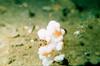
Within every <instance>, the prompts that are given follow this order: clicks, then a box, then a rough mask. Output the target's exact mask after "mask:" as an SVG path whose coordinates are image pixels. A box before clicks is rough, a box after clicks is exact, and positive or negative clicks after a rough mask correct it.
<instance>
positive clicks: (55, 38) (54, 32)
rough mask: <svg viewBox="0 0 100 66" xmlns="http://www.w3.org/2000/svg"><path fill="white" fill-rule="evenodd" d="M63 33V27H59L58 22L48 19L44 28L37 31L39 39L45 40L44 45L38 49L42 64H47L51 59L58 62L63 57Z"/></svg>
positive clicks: (44, 65)
mask: <svg viewBox="0 0 100 66" xmlns="http://www.w3.org/2000/svg"><path fill="white" fill-rule="evenodd" d="M64 34H65V31H64V29H62V28H61V27H60V24H59V22H57V21H54V20H52V21H50V22H49V23H48V25H47V27H46V28H42V29H40V30H39V31H38V32H37V35H38V37H39V39H41V40H45V41H47V44H46V45H42V46H40V47H39V49H38V54H39V58H40V59H41V61H42V64H43V66H49V65H50V64H51V63H52V62H53V61H56V62H58V61H62V60H63V59H64V54H61V50H62V48H63V35H64Z"/></svg>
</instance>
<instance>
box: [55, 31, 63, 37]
mask: <svg viewBox="0 0 100 66" xmlns="http://www.w3.org/2000/svg"><path fill="white" fill-rule="evenodd" d="M61 35H62V33H61V32H60V31H55V32H54V36H56V37H59V36H61Z"/></svg>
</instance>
